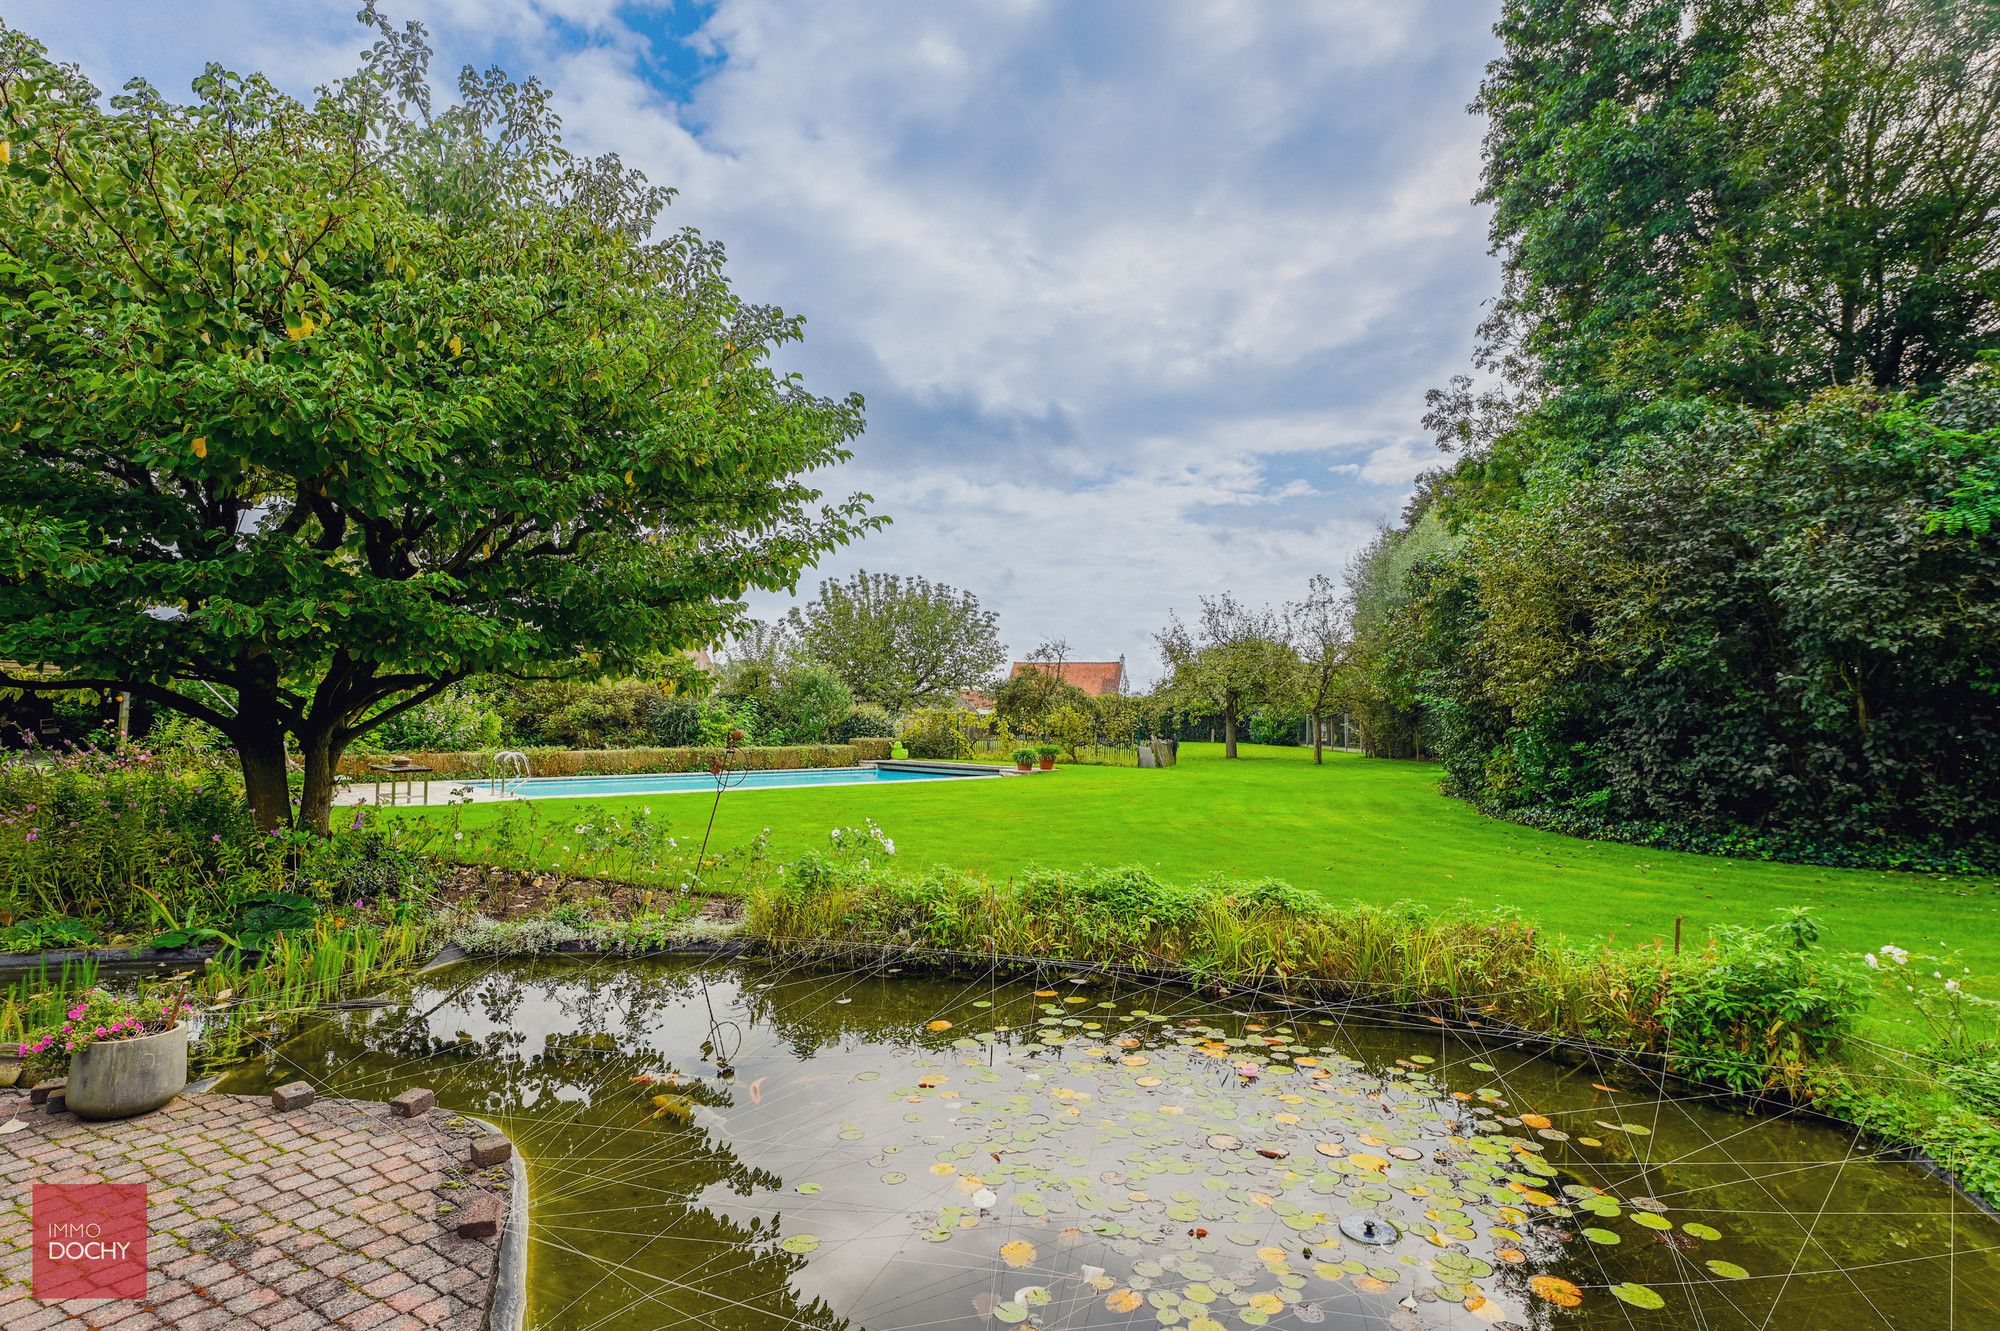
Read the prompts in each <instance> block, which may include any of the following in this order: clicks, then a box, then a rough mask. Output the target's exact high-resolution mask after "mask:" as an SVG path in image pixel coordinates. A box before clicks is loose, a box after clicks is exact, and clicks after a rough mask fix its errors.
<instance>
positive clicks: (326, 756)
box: [299, 730, 347, 836]
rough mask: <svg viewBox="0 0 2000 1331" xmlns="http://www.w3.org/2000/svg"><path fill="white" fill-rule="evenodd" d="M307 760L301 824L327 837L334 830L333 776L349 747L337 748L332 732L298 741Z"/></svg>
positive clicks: (300, 815) (300, 797)
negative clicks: (342, 755) (341, 757)
mask: <svg viewBox="0 0 2000 1331" xmlns="http://www.w3.org/2000/svg"><path fill="white" fill-rule="evenodd" d="M299 751H300V753H301V755H302V756H303V757H304V758H305V784H304V786H303V787H302V788H301V789H300V792H299V824H300V825H301V826H303V827H307V828H310V829H311V830H313V831H315V832H317V833H319V834H320V835H321V836H326V835H327V834H329V833H330V832H332V830H333V825H332V819H333V773H334V769H335V768H337V767H339V766H340V755H341V754H343V753H345V752H346V751H347V745H345V744H340V745H336V744H335V743H334V742H333V732H332V731H330V730H328V731H323V732H321V733H320V734H317V735H308V736H305V737H303V738H301V740H300V741H299Z"/></svg>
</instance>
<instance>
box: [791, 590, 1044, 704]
mask: <svg viewBox="0 0 2000 1331" xmlns="http://www.w3.org/2000/svg"><path fill="white" fill-rule="evenodd" d="M999 619H1000V617H999V616H998V615H996V614H994V613H993V612H992V611H989V610H982V609H981V608H980V606H979V598H978V597H977V596H975V595H973V594H972V593H971V592H964V591H960V590H958V589H957V588H956V587H951V586H947V585H946V584H944V583H942V582H932V581H931V580H930V579H929V578H922V577H910V578H905V577H901V576H898V575H897V574H894V573H869V572H867V571H865V570H864V571H862V572H859V573H856V574H855V575H854V576H853V577H851V578H848V579H847V580H846V581H845V582H836V581H834V580H832V579H828V580H826V581H824V582H822V583H820V585H819V599H817V600H815V601H812V602H809V603H808V604H807V605H805V606H804V607H803V608H800V609H794V610H793V611H791V613H790V614H789V615H788V616H787V617H786V624H787V626H788V628H789V629H790V630H791V633H792V635H793V637H794V638H795V640H796V641H797V643H798V645H799V650H800V651H801V652H803V653H804V654H805V655H806V656H809V657H811V658H812V659H813V660H815V661H822V662H824V663H826V664H827V665H829V666H831V667H832V668H833V670H834V673H836V674H838V675H839V676H840V677H841V678H842V679H843V680H845V681H847V687H848V688H850V689H852V690H854V696H855V697H856V698H857V699H860V700H861V701H864V702H872V703H876V704H878V705H879V706H882V707H886V708H888V709H889V710H890V711H892V712H902V711H907V710H909V709H910V708H912V707H916V706H921V705H923V704H927V703H938V702H947V701H950V700H952V699H953V697H954V696H955V695H956V694H957V693H958V691H959V690H960V689H967V688H971V687H973V686H975V685H977V684H979V683H981V682H983V681H984V680H986V679H987V678H988V677H989V676H990V675H991V674H992V673H993V672H994V671H995V670H997V669H998V668H999V667H1000V664H1001V663H1002V662H1003V661H1005V660H1006V659H1007V653H1006V649H1005V648H1003V647H1002V646H1001V645H1000V635H999V632H998V628H997V625H998V624H999Z"/></svg>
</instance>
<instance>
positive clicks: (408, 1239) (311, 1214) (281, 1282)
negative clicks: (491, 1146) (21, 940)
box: [0, 1091, 518, 1331]
mask: <svg viewBox="0 0 2000 1331" xmlns="http://www.w3.org/2000/svg"><path fill="white" fill-rule="evenodd" d="M11 1121H19V1122H20V1123H21V1124H22V1125H23V1126H21V1127H19V1128H14V1129H12V1130H11V1131H5V1132H4V1133H0V1328H4V1329H5V1331H50V1329H51V1328H70V1327H76V1328H89V1327H98V1328H112V1327H116V1328H118V1331H144V1329H147V1328H154V1327H158V1328H162V1329H163V1331H164V1329H165V1328H174V1329H175V1331H220V1329H221V1328H234V1327H257V1328H264V1329H266V1331H280V1329H281V1331H320V1328H326V1327H347V1328H356V1329H357V1331H358V1329H360V1328H370V1329H372V1331H424V1329H425V1328H444V1329H445V1331H482V1329H483V1328H486V1327H487V1326H488V1325H489V1311H490V1310H491V1309H493V1308H494V1307H495V1301H496V1293H498V1294H499V1295H500V1296H501V1297H500V1299H499V1302H500V1304H501V1306H502V1307H503V1309H504V1308H505V1307H506V1306H507V1305H508V1304H509V1303H510V1300H509V1299H508V1298H507V1297H506V1292H505V1284H506V1281H505V1280H502V1279H496V1276H497V1275H498V1274H499V1273H500V1269H501V1266H502V1261H501V1253H502V1245H503V1242H504V1241H505V1239H506V1238H507V1234H508V1230H510V1229H517V1228H518V1222H517V1221H516V1220H514V1219H512V1218H511V1217H510V1212H512V1211H513V1210H514V1208H513V1207H512V1206H511V1202H512V1200H513V1199H512V1198H511V1197H510V1196H509V1195H508V1194H509V1193H510V1191H511V1190H512V1189H513V1188H514V1187H515V1180H516V1178H517V1172H516V1171H517V1170H518V1165H516V1164H513V1163H504V1164H498V1165H493V1166H489V1167H487V1168H485V1169H475V1168H473V1166H472V1159H471V1150H470V1146H471V1143H472V1141H473V1140H474V1139H476V1138H480V1137H485V1136H487V1135H488V1134H490V1133H491V1131H492V1130H491V1129H490V1128H489V1127H487V1126H486V1125H484V1124H481V1123H478V1122H476V1121H474V1120H470V1119H463V1118H456V1117H454V1116H452V1115H451V1114H449V1113H448V1112H446V1111H444V1110H441V1109H431V1110H429V1111H428V1112H425V1113H420V1114H418V1115H417V1116H416V1117H412V1118H403V1117H396V1116H393V1115H392V1113H391V1109H390V1106H388V1105H386V1104H374V1103H369V1102H364V1101H356V1100H316V1101H314V1102H313V1103H311V1104H309V1105H307V1106H305V1107H303V1108H297V1109H289V1110H284V1111H279V1110H277V1109H275V1108H274V1107H273V1105H272V1102H271V1099H270V1097H268V1096H247V1095H213V1094H195V1095H183V1096H182V1097H180V1098H179V1099H178V1100H176V1101H174V1102H173V1103H172V1104H170V1105H168V1106H167V1107H166V1108H164V1109H161V1110H158V1111H155V1112H154V1113H151V1114H145V1115H141V1116H139V1117H137V1118H131V1119H124V1120H119V1121H116V1122H104V1123H91V1122H86V1121H84V1120H82V1119H79V1118H77V1117H76V1116H75V1115H74V1114H71V1113H68V1112H67V1111H59V1112H54V1113H52V1112H50V1111H49V1109H48V1108H47V1107H46V1106H43V1105H34V1104H31V1103H30V1097H29V1095H28V1094H27V1093H25V1092H17V1091H0V1128H4V1127H5V1126H6V1125H7V1124H8V1123H9V1122H11ZM36 1183H144V1184H146V1185H147V1211H148V1222H149V1224H148V1229H149V1237H148V1252H147V1258H148V1261H147V1266H148V1280H147V1290H146V1296H145V1298H144V1299H132V1300H125V1299H97V1300H71V1301H66V1302H43V1301H41V1300H37V1299H36V1298H35V1297H34V1296H33V1293H32V1287H31V1275H32V1268H33V1253H32V1250H31V1241H32V1227H31V1218H30V1202H31V1198H32V1195H33V1185H34V1184H36ZM481 1197H489V1198H491V1199H492V1200H488V1201H480V1200H477V1199H479V1198H481ZM479 1213H486V1214H489V1215H491V1214H494V1213H497V1214H498V1215H499V1216H501V1217H503V1218H504V1220H503V1225H502V1230H501V1233H500V1234H498V1235H492V1236H487V1237H478V1238H468V1237H461V1236H460V1235H459V1233H458V1227H459V1224H460V1223H461V1222H462V1221H463V1220H465V1219H466V1218H467V1217H468V1216H471V1215H475V1214H479ZM510 1261H511V1257H510ZM510 1278H511V1277H510ZM506 1320H507V1318H506V1315H505V1313H504V1312H503V1314H501V1315H496V1316H494V1317H493V1319H492V1324H493V1325H494V1326H496V1327H500V1326H503V1325H504V1324H505V1321H506Z"/></svg>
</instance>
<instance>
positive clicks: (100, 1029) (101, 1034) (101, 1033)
mask: <svg viewBox="0 0 2000 1331" xmlns="http://www.w3.org/2000/svg"><path fill="white" fill-rule="evenodd" d="M97 1038H98V1039H100V1040H101V1039H103V1038H104V1028H103V1027H102V1026H99V1027H98V1028H97Z"/></svg>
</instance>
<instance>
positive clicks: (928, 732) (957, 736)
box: [903, 707, 972, 761]
mask: <svg viewBox="0 0 2000 1331" xmlns="http://www.w3.org/2000/svg"><path fill="white" fill-rule="evenodd" d="M971 717H972V713H970V712H966V711H961V710H960V709H958V708H956V707H925V708H921V709H919V710H917V711H915V712H912V713H911V714H910V715H909V716H908V717H907V718H905V719H904V721H903V747H904V748H905V749H907V750H908V751H909V754H910V756H911V757H912V758H928V759H935V760H944V761H949V760H953V759H959V758H964V757H966V756H968V755H969V754H971V752H972V740H971V738H970V736H968V735H967V734H966V729H967V724H968V722H969V720H970V719H971Z"/></svg>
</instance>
